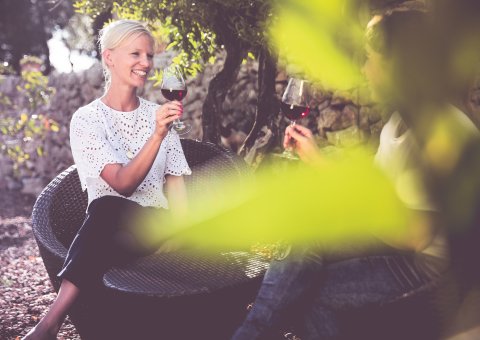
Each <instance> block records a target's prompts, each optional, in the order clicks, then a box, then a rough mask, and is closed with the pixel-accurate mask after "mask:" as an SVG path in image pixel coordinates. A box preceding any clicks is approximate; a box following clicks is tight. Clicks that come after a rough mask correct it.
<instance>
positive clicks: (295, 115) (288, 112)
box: [280, 102, 310, 121]
mask: <svg viewBox="0 0 480 340" xmlns="http://www.w3.org/2000/svg"><path fill="white" fill-rule="evenodd" d="M280 110H282V112H283V114H284V115H285V116H286V117H287V118H288V119H290V120H291V121H297V120H299V119H302V118H305V117H306V116H308V114H309V113H310V108H309V107H308V106H300V105H294V104H287V103H284V102H281V103H280Z"/></svg>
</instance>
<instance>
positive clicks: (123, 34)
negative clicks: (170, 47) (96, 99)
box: [98, 19, 155, 91]
mask: <svg viewBox="0 0 480 340" xmlns="http://www.w3.org/2000/svg"><path fill="white" fill-rule="evenodd" d="M142 34H146V35H148V36H149V37H150V38H151V39H152V41H153V42H154V41H155V39H154V38H153V36H152V33H151V32H150V31H149V30H148V28H147V27H146V24H145V23H143V22H141V21H137V20H126V19H121V20H117V21H113V22H111V23H109V24H108V25H107V26H105V27H104V28H102V29H101V30H100V32H99V35H98V45H99V47H100V53H102V54H103V52H104V51H105V50H113V49H115V48H116V47H118V46H120V45H121V44H122V43H123V42H124V41H125V40H127V39H129V38H131V37H138V36H140V35H142ZM102 66H103V75H104V77H105V91H107V90H108V88H109V87H110V84H111V82H112V77H111V74H110V70H109V69H108V67H107V65H106V63H105V61H104V60H103V57H102Z"/></svg>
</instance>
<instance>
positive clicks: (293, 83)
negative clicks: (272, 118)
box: [280, 78, 310, 159]
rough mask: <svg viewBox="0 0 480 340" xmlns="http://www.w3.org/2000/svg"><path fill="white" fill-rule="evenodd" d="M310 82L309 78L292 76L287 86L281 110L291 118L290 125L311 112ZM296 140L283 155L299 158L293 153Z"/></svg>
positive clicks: (292, 141)
mask: <svg viewBox="0 0 480 340" xmlns="http://www.w3.org/2000/svg"><path fill="white" fill-rule="evenodd" d="M309 95H310V84H309V82H308V81H307V80H304V79H298V78H290V79H289V81H288V84H287V88H286V89H285V92H284V93H283V96H282V102H281V103H280V110H281V111H282V113H283V114H284V115H285V116H286V117H287V118H288V119H289V120H290V125H292V126H293V125H295V124H296V123H297V120H299V119H301V118H305V117H306V116H308V114H309V113H310V105H309V100H310V99H309ZM294 143H295V141H294V140H291V142H290V145H289V146H288V147H287V148H285V151H284V152H283V153H282V157H285V158H289V159H297V157H296V156H295V155H294V154H293V148H294V146H295V144H294Z"/></svg>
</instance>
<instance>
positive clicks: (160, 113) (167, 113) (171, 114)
mask: <svg viewBox="0 0 480 340" xmlns="http://www.w3.org/2000/svg"><path fill="white" fill-rule="evenodd" d="M182 113H183V105H182V103H181V102H179V101H171V102H167V103H165V104H163V105H162V106H160V107H159V108H158V110H157V111H156V112H155V131H154V134H155V135H156V136H158V137H160V138H161V139H163V138H165V136H166V135H167V133H168V130H169V128H170V125H171V124H172V123H173V122H174V121H176V120H177V119H180V117H181V116H182Z"/></svg>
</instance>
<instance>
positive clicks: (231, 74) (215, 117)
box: [202, 34, 246, 144]
mask: <svg viewBox="0 0 480 340" xmlns="http://www.w3.org/2000/svg"><path fill="white" fill-rule="evenodd" d="M224 42H225V43H224V45H225V50H226V51H227V57H226V59H225V64H224V65H223V69H222V70H221V71H220V72H218V74H217V75H216V76H215V77H214V78H213V79H212V80H211V81H210V84H209V86H208V93H207V97H206V98H205V102H204V103H203V108H202V116H203V117H202V127H203V140H204V141H207V142H212V143H215V144H219V143H220V121H221V119H220V118H221V117H222V114H223V107H222V106H223V102H224V101H225V97H226V95H227V92H228V90H229V89H230V88H231V87H232V85H233V84H234V82H235V80H236V79H237V75H238V71H239V70H240V66H241V65H242V61H243V59H244V58H245V54H246V47H245V46H244V44H243V43H241V42H240V41H238V39H235V35H234V34H230V36H227V37H226V39H224Z"/></svg>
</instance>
